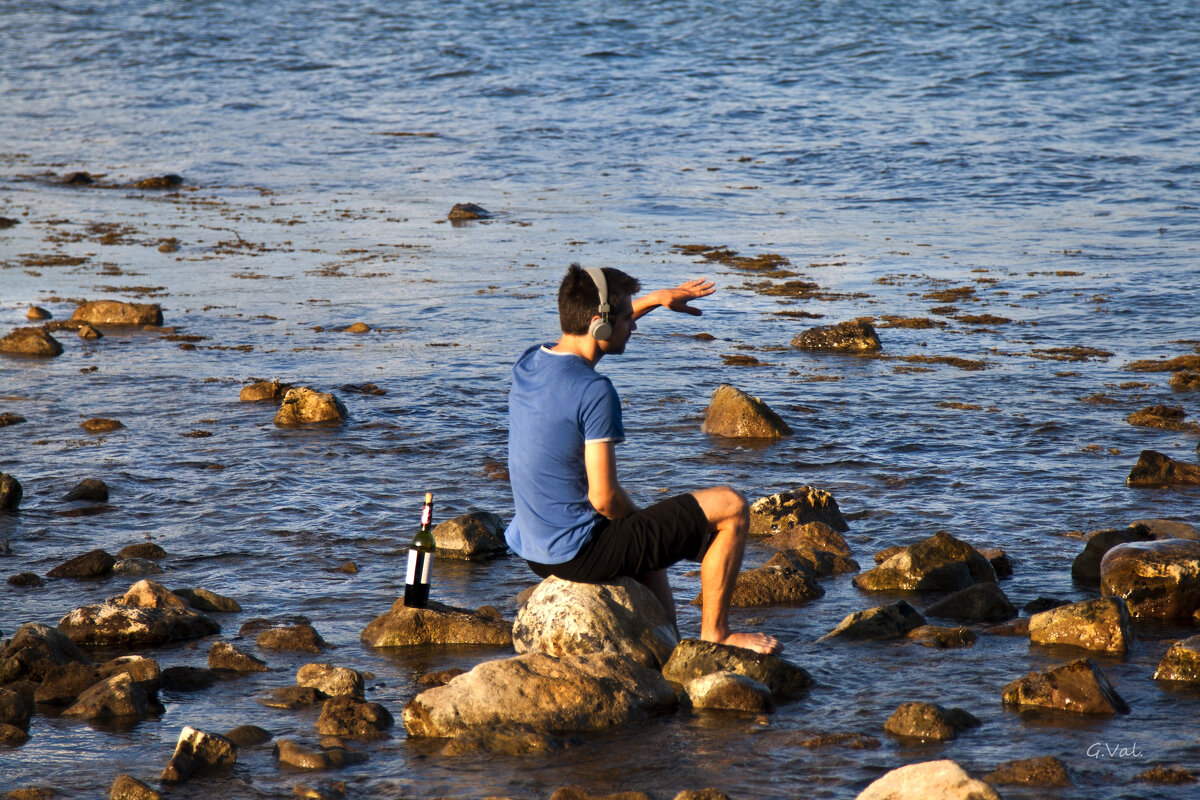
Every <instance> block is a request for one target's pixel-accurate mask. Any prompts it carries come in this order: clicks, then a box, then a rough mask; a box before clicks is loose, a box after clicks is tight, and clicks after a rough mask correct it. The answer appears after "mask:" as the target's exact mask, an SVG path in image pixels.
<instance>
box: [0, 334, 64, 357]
mask: <svg viewBox="0 0 1200 800" xmlns="http://www.w3.org/2000/svg"><path fill="white" fill-rule="evenodd" d="M62 352H63V346H62V343H61V342H59V341H58V340H57V339H55V338H54V337H53V336H51V335H50V334H49V333H47V332H46V331H44V330H42V329H41V328H17V329H16V330H14V331H13V332H12V333H9V334H8V335H7V336H4V337H3V338H0V353H6V354H8V355H10V356H33V357H36V358H54V357H55V356H60V355H62Z"/></svg>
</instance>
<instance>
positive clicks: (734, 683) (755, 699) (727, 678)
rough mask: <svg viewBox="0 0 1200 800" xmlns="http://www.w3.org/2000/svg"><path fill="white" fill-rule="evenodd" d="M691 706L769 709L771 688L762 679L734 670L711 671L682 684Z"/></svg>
mask: <svg viewBox="0 0 1200 800" xmlns="http://www.w3.org/2000/svg"><path fill="white" fill-rule="evenodd" d="M684 690H685V691H686V692H687V695H688V698H689V699H690V700H691V701H692V707H693V708H706V709H712V710H719V711H753V712H761V711H770V710H772V709H773V708H774V707H775V705H774V703H772V702H771V690H770V689H769V688H768V687H767V685H766V684H765V683H762V682H761V681H756V680H754V679H753V678H747V677H746V676H745V675H739V674H737V673H736V672H711V673H709V674H708V675H702V676H700V677H699V678H693V679H692V680H690V681H688V682H687V685H686V686H685V687H684Z"/></svg>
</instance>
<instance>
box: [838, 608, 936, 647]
mask: <svg viewBox="0 0 1200 800" xmlns="http://www.w3.org/2000/svg"><path fill="white" fill-rule="evenodd" d="M924 624H925V618H924V617H922V616H921V615H920V614H919V613H918V612H917V610H916V609H915V608H913V607H912V606H910V605H909V604H908V603H906V602H904V601H903V600H899V601H897V602H895V603H892V604H891V605H886V606H876V607H875V608H868V609H866V610H864V611H855V612H854V613H853V614H847V615H846V617H845V618H844V619H842V621H841V622H839V623H838V625H837V627H836V628H834V629H833V630H832V631H830V632H829V633H827V634H825V635H824V636H822V637H821V638H820V639H819V640H818V641H822V642H824V641H827V640H829V639H858V640H865V639H898V638H900V637H902V636H907V635H908V634H909V633H911V632H913V631H915V630H916V629H917V628H920V627H921V626H922V625H924Z"/></svg>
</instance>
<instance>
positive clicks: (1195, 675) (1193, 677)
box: [1154, 635, 1200, 683]
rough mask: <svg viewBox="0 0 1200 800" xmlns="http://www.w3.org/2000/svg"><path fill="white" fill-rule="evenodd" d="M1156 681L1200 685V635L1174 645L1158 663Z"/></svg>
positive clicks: (1155, 673)
mask: <svg viewBox="0 0 1200 800" xmlns="http://www.w3.org/2000/svg"><path fill="white" fill-rule="evenodd" d="M1154 680H1156V681H1181V682H1183V683H1200V635H1197V636H1192V637H1191V638H1188V639H1183V640H1181V641H1178V642H1175V643H1174V644H1172V645H1171V648H1170V649H1169V650H1167V654H1166V655H1165V656H1163V658H1162V661H1160V662H1158V669H1157V670H1155V672H1154Z"/></svg>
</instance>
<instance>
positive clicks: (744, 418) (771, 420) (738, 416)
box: [700, 383, 792, 439]
mask: <svg viewBox="0 0 1200 800" xmlns="http://www.w3.org/2000/svg"><path fill="white" fill-rule="evenodd" d="M700 430H702V431H703V432H704V433H708V434H711V435H713V436H724V437H726V438H738V439H778V438H781V437H784V436H791V435H792V429H791V428H789V427H788V425H787V423H786V422H784V421H783V420H782V419H780V418H779V415H778V414H776V413H775V412H774V411H772V410H771V409H770V408H769V407H768V406H767V404H766V403H764V402H763V401H762V400H760V399H758V398H757V397H751V396H750V395H748V394H746V393H745V392H743V391H740V390H738V389H735V388H734V387H732V386H730V385H729V384H727V383H723V384H721V385H720V386H718V387H717V390H716V391H715V392H713V394H712V399H711V400H710V401H709V404H708V411H707V412H706V413H705V415H704V424H703V425H701V426H700Z"/></svg>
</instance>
